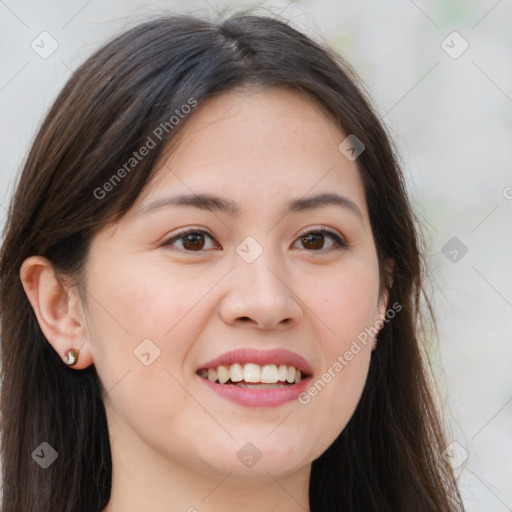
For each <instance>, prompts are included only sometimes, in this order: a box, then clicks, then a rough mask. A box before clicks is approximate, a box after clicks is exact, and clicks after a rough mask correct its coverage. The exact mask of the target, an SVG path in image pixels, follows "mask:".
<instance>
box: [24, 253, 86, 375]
mask: <svg viewBox="0 0 512 512" xmlns="http://www.w3.org/2000/svg"><path fill="white" fill-rule="evenodd" d="M20 279H21V282H22V285H23V288H24V290H25V294H26V295H27V298H28V300H29V302H30V304H31V306H32V309H33V310H34V313H35V316H36V318H37V321H38V323H39V327H40V328H41V331H42V332H43V334H44V336H45V338H46V339H47V340H48V342H49V343H50V344H51V345H52V347H53V348H54V350H55V351H56V352H57V353H58V354H59V356H60V357H61V359H62V361H63V362H64V363H65V364H68V365H69V366H73V368H76V369H83V368H87V367H88V366H90V365H91V364H92V363H93V358H92V353H91V348H90V344H89V341H88V338H87V330H86V328H85V322H84V318H83V312H82V308H81V307H80V306H81V301H80V297H79V294H78V290H77V289H76V287H74V288H66V287H65V286H64V285H63V284H62V282H61V280H59V278H58V277H57V275H56V273H55V271H54V269H53V266H52V264H51V263H50V261H49V260H48V259H47V258H44V257H42V256H30V257H29V258H27V259H26V260H25V261H24V262H23V264H22V265H21V268H20ZM70 350H75V351H76V352H70Z"/></svg>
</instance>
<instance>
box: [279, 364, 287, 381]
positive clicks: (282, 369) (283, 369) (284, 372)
mask: <svg viewBox="0 0 512 512" xmlns="http://www.w3.org/2000/svg"><path fill="white" fill-rule="evenodd" d="M287 375H288V368H287V367H286V365H285V364H280V365H279V374H278V376H277V380H280V381H281V382H284V381H285V380H286V376H287Z"/></svg>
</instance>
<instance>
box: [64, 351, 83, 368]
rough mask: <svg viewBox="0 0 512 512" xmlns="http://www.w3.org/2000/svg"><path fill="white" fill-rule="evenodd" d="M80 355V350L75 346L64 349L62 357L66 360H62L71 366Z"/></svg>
mask: <svg viewBox="0 0 512 512" xmlns="http://www.w3.org/2000/svg"><path fill="white" fill-rule="evenodd" d="M79 355H80V350H78V349H77V348H70V349H68V350H66V352H65V353H64V357H65V358H66V360H65V361H64V362H65V363H66V364H67V365H68V366H73V365H74V364H76V363H77V361H78V356H79Z"/></svg>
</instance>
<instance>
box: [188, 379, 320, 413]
mask: <svg viewBox="0 0 512 512" xmlns="http://www.w3.org/2000/svg"><path fill="white" fill-rule="evenodd" d="M198 378H199V379H201V380H202V381H203V382H204V383H205V384H206V386H208V387H209V388H210V389H211V390H212V391H215V393H217V394H219V395H220V396H221V397H223V398H226V399H227V400H231V401H232V402H235V403H237V404H239V405H244V406H246V407H277V406H279V405H282V404H284V403H286V402H291V401H292V400H297V398H298V396H299V395H300V394H301V393H302V392H304V391H305V390H306V389H307V387H308V385H309V381H310V380H311V377H306V378H305V379H302V380H301V381H300V382H299V383H298V384H292V385H290V386H286V387H284V388H276V389H248V388H240V387H238V386H235V385H232V384H219V383H217V382H212V381H211V380H208V379H205V378H204V377H201V376H199V375H198Z"/></svg>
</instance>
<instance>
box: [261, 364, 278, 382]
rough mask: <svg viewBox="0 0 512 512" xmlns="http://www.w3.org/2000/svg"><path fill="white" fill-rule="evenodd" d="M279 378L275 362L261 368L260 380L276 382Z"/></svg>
mask: <svg viewBox="0 0 512 512" xmlns="http://www.w3.org/2000/svg"><path fill="white" fill-rule="evenodd" d="M278 380H279V374H278V373H277V366H276V365H275V364H266V365H265V366H264V367H263V368H262V369H261V379H260V381H261V382H263V383H264V384H275V383H276V382H277V381H278Z"/></svg>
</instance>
